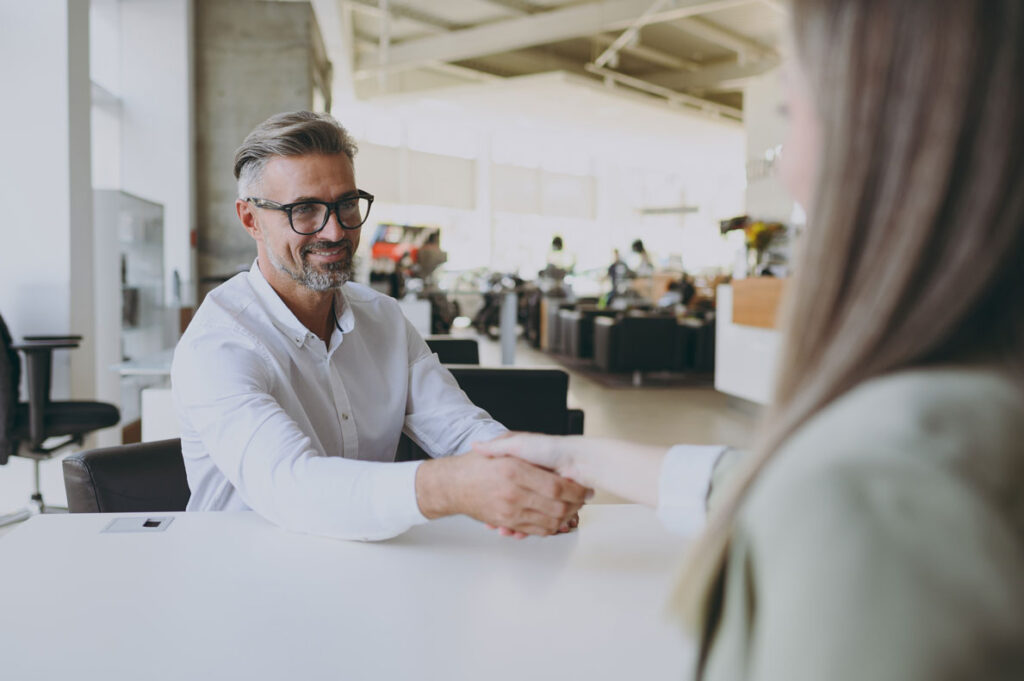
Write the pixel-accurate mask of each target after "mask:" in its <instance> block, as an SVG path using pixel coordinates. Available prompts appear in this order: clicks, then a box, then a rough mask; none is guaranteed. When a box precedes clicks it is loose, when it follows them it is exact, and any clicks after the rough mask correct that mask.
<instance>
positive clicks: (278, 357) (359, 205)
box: [171, 112, 587, 539]
mask: <svg viewBox="0 0 1024 681" xmlns="http://www.w3.org/2000/svg"><path fill="white" fill-rule="evenodd" d="M355 151H356V149H355V145H354V144H353V142H352V141H351V139H350V138H349V137H348V134H347V133H346V132H345V130H344V129H343V128H342V127H341V126H340V125H338V123H337V121H335V120H334V119H333V118H331V117H330V116H327V115H319V114H313V113H309V112H297V113H289V114H279V115H277V116H273V117H271V118H270V119H268V120H267V121H265V122H264V123H262V124H260V125H259V126H257V128H256V129H255V130H253V131H252V133H250V134H249V136H248V137H247V138H246V140H245V142H244V143H243V144H242V146H241V148H239V150H238V152H237V153H236V155H235V176H236V177H237V178H238V192H239V193H238V196H239V198H238V200H237V201H236V202H235V209H236V212H237V214H238V219H239V220H240V221H241V223H242V225H243V226H244V227H245V229H246V231H247V232H248V233H249V235H250V236H251V237H252V238H253V239H254V240H255V241H256V246H257V252H258V256H257V258H256V262H255V263H254V264H253V266H252V269H251V270H250V271H249V272H247V273H243V274H239V275H237V276H235V277H233V278H232V279H231V280H229V281H228V282H226V283H225V284H223V285H221V286H219V287H218V288H216V289H215V290H213V291H211V292H210V293H209V295H207V297H206V299H205V300H204V301H203V304H202V305H201V306H200V307H199V310H198V311H197V312H196V315H195V317H194V319H193V320H192V322H191V323H190V325H189V327H188V330H187V331H186V332H185V334H184V335H183V336H182V339H181V342H180V343H179V344H178V347H177V349H176V351H175V356H174V363H173V367H172V371H171V380H172V387H173V394H174V401H175V407H176V410H177V412H178V416H179V419H180V422H181V426H182V437H181V441H182V453H183V455H184V458H185V468H186V471H187V474H188V481H189V487H190V489H191V490H192V496H191V499H190V500H189V505H188V510H244V509H253V510H255V511H256V512H258V513H260V514H261V515H262V516H264V517H265V518H267V519H269V520H270V521H272V522H274V523H277V524H279V525H281V526H283V527H286V528H289V529H293V530H297V531H303V532H310V533H316V534H323V535H328V536H334V537H341V538H347V539H385V538H388V537H392V536H395V535H397V534H400V533H401V532H404V531H405V530H406V529H408V528H409V527H411V526H413V525H416V524H418V523H422V522H425V521H426V520H427V519H431V518H438V517H441V516H445V515H454V514H466V515H469V516H471V517H473V518H476V519H477V520H480V521H482V522H485V523H488V524H490V525H493V526H498V527H502V528H506V533H515V534H516V535H517V536H522V535H523V534H538V535H544V534H552V533H554V532H558V531H567V530H568V527H569V525H570V520H571V519H574V517H575V513H576V511H577V510H578V509H579V507H580V505H581V504H582V502H583V500H584V495H585V494H586V492H587V490H585V489H584V488H583V487H581V486H579V485H577V484H576V483H574V482H572V481H570V480H565V479H563V478H560V477H558V476H556V475H554V474H552V473H550V472H548V471H545V470H542V469H540V468H536V467H533V466H531V465H529V464H526V463H524V462H521V461H519V460H517V459H512V458H507V457H489V456H482V455H478V454H476V453H467V454H463V455H461V456H454V457H448V458H434V459H431V460H429V461H426V462H419V461H417V462H407V463H395V462H394V458H395V450H396V447H397V445H398V441H399V437H400V435H401V433H402V430H403V429H404V430H405V431H406V432H407V433H408V434H409V436H410V437H411V438H412V439H413V440H415V441H416V442H417V443H418V444H419V445H420V446H421V447H423V449H424V450H425V451H427V452H428V453H429V454H430V455H431V456H433V457H447V455H449V454H456V453H462V452H468V450H469V449H470V446H471V444H472V443H473V442H474V441H482V440H489V439H491V438H494V437H496V436H499V435H501V434H503V433H504V432H505V428H504V427H503V426H501V425H500V424H498V423H497V422H495V421H493V420H492V419H491V418H490V417H489V416H488V415H487V414H486V413H485V412H484V411H482V410H480V409H479V408H477V407H475V406H474V405H473V404H472V403H470V402H469V400H468V399H467V398H466V396H465V394H464V393H463V392H462V391H461V390H459V388H458V386H457V384H456V383H455V381H454V379H453V378H452V376H451V374H450V373H449V372H448V371H447V370H446V369H445V368H444V367H442V366H441V364H440V363H439V362H438V360H437V357H436V355H433V354H432V353H431V352H430V351H429V350H428V348H427V346H426V344H425V343H424V342H423V339H422V338H420V337H419V335H418V334H417V333H416V331H415V330H414V329H413V328H412V327H411V326H410V325H409V323H408V322H407V321H406V320H405V318H404V317H403V316H402V313H401V311H400V310H399V308H398V305H397V303H396V302H395V301H394V300H393V299H391V298H388V297H387V296H383V295H381V294H379V293H376V292H374V291H373V290H371V289H369V288H367V287H365V286H361V285H358V284H355V283H350V282H349V280H350V279H351V277H352V271H353V255H354V254H355V252H356V247H357V246H358V245H359V235H360V227H361V226H362V224H363V222H364V221H365V220H366V217H367V212H368V211H369V208H370V205H371V203H372V201H373V197H372V196H371V195H370V194H368V193H367V192H364V191H361V190H359V189H358V188H357V187H356V181H355V169H354V165H353V157H354V155H355Z"/></svg>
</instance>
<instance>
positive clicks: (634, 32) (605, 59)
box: [594, 0, 668, 66]
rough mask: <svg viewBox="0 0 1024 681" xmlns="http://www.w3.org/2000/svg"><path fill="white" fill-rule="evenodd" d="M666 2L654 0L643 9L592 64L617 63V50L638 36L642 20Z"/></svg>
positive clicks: (635, 39) (666, 0) (634, 40)
mask: <svg viewBox="0 0 1024 681" xmlns="http://www.w3.org/2000/svg"><path fill="white" fill-rule="evenodd" d="M666 2H668V0H654V3H653V4H652V5H651V6H650V7H648V8H647V9H645V10H644V12H643V14H641V15H640V16H638V17H637V18H636V20H635V21H633V23H632V24H630V25H629V26H628V27H627V28H626V30H625V31H623V32H622V33H620V34H619V37H617V38H616V39H615V40H613V41H612V44H611V45H609V46H608V47H606V48H605V49H604V52H602V53H601V54H599V55H598V56H597V59H595V60H594V64H595V65H596V66H608V65H609V63H610V62H612V61H615V63H616V64H618V58H619V50H621V49H622V48H623V47H625V46H626V45H628V44H629V43H632V42H636V41H637V40H638V39H639V38H640V29H641V28H643V27H644V26H645V25H646V24H645V23H644V22H645V21H647V19H648V17H652V16H654V15H655V14H656V13H657V12H658V10H660V9H661V7H662V5H664V4H665V3H666Z"/></svg>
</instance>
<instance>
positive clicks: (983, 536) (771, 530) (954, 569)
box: [728, 370, 1024, 679]
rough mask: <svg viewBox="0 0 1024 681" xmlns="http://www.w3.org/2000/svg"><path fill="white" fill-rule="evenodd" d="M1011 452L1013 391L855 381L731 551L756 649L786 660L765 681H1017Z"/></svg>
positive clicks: (1018, 549)
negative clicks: (851, 675)
mask: <svg viewBox="0 0 1024 681" xmlns="http://www.w3.org/2000/svg"><path fill="white" fill-rule="evenodd" d="M1022 442H1024V400H1022V398H1021V397H1020V391H1019V390H1018V389H1017V388H1015V387H1014V385H1013V384H1012V383H1011V382H1009V381H1008V380H1006V379H1005V378H1000V377H999V376H998V375H996V374H994V373H991V372H984V371H974V370H927V371H913V372H906V373H903V374H899V375H893V376H889V377H885V378H881V379H878V380H875V381H871V382H870V383H865V384H864V385H863V386H861V387H858V388H856V389H855V390H853V391H851V392H850V393H849V394H848V395H846V396H844V397H843V398H841V399H839V400H837V401H836V402H835V403H834V404H833V405H831V406H830V407H829V408H827V409H826V410H823V411H822V412H821V413H820V414H818V415H817V416H816V417H815V418H814V419H812V420H811V421H810V422H808V423H807V424H806V425H805V426H804V427H803V428H801V429H800V431H799V432H798V433H797V434H796V435H794V436H793V437H791V438H790V440H789V441H788V442H787V443H786V444H784V445H783V447H782V448H780V450H779V451H778V453H777V455H776V457H775V459H773V461H772V462H771V463H770V464H769V466H768V467H767V468H766V469H765V470H764V472H763V474H762V475H761V476H760V477H759V478H758V480H757V482H756V483H755V484H754V486H753V487H752V488H751V491H750V493H749V495H748V496H747V498H746V499H745V501H744V504H743V506H742V508H741V510H740V513H739V515H738V516H737V520H736V525H735V527H734V532H733V537H732V540H731V546H730V551H729V553H730V559H729V567H728V570H729V577H730V579H729V581H730V583H732V584H734V585H739V586H734V588H735V589H738V590H737V591H734V593H748V594H749V595H748V596H747V597H746V598H748V600H749V602H750V603H751V604H753V603H756V608H757V622H756V626H757V627H758V628H759V631H758V632H757V633H756V635H757V637H758V640H759V642H760V645H761V647H762V648H763V649H765V650H768V649H771V650H774V651H775V652H776V653H778V652H779V651H789V652H792V653H793V655H794V657H792V658H787V656H786V655H781V657H778V659H775V661H776V662H780V661H783V662H780V664H781V667H780V668H785V670H786V674H785V675H782V674H779V675H775V676H773V675H771V674H765V675H764V676H765V678H790V679H795V678H801V679H802V678H829V677H831V678H839V677H840V676H841V677H842V678H846V676H842V675H841V674H840V675H839V676H837V675H836V674H835V673H831V674H829V673H828V672H829V671H830V670H831V671H832V672H835V671H836V670H842V669H850V670H854V669H856V670H857V677H858V678H882V677H885V678H904V679H918V678H921V679H923V678H940V676H941V678H946V675H947V674H948V678H1019V677H1016V676H1013V674H1012V673H1010V674H1006V673H1005V670H1006V669H1010V668H1011V667H1012V668H1013V669H1014V670H1017V671H1020V670H1021V669H1022V667H1024V655H1022V653H1021V651H1020V646H1019V642H1020V640H1021V636H1024V616H1022V615H1021V610H1020V607H1019V604H1020V603H1021V602H1024V582H1022V580H1021V579H1020V575H1021V574H1022V571H1024V504H1021V501H1020V494H1019V490H1020V488H1021V486H1022V484H1024V450H1022V449H1021V443H1022ZM744 589H745V591H744ZM751 607H754V606H753V605H751ZM837 622H841V623H842V625H841V627H839V628H837V624H836V623H837ZM735 626H740V625H735ZM749 626H755V625H748V627H749ZM840 632H841V633H840ZM956 641H961V642H970V644H969V645H966V644H964V645H960V644H957V645H953V644H951V642H956ZM787 646H788V648H787ZM786 659H790V660H797V659H799V660H800V664H799V665H796V666H797V667H799V669H800V670H802V671H803V672H806V673H802V674H800V673H796V669H795V668H794V665H793V663H792V662H791V661H790V662H784V660H786ZM769 661H770V660H769ZM760 662H765V660H761V661H760ZM1013 665H1016V666H1013ZM995 670H1002V671H1001V675H996V674H989V673H988V672H990V671H995Z"/></svg>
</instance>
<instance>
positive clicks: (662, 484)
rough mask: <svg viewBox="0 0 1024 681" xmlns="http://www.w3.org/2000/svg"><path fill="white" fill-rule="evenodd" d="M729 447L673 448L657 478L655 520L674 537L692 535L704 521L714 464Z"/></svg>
mask: <svg viewBox="0 0 1024 681" xmlns="http://www.w3.org/2000/svg"><path fill="white" fill-rule="evenodd" d="M726 449H728V447H725V446H722V445H707V446H703V445H676V446H675V447H673V448H672V449H670V450H668V453H667V454H666V455H665V459H664V462H663V463H662V465H661V475H660V477H659V478H658V518H659V519H660V520H661V522H662V524H663V525H664V526H665V527H666V528H668V529H669V530H670V531H672V532H674V533H676V534H682V535H693V534H696V533H698V532H700V531H701V530H702V529H704V524H705V522H706V521H707V496H708V489H709V488H710V486H711V473H712V472H713V471H714V468H715V462H717V461H718V458H719V457H720V456H721V455H722V453H723V452H724V451H725V450H726Z"/></svg>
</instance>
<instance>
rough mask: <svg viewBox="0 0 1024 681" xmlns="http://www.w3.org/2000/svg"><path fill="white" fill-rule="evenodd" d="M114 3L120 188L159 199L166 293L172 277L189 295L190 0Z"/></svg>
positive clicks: (191, 194) (192, 217) (191, 222)
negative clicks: (118, 44)
mask: <svg viewBox="0 0 1024 681" xmlns="http://www.w3.org/2000/svg"><path fill="white" fill-rule="evenodd" d="M120 6H121V90H120V93H119V94H120V97H121V112H122V117H121V134H122V137H121V188H122V189H123V190H124V191H126V192H129V193H131V194H135V195H137V196H140V197H142V198H144V199H148V200H150V201H154V202H156V203H160V204H163V206H164V277H165V280H166V281H165V283H166V285H165V296H164V299H165V300H166V301H167V303H168V304H172V303H173V300H172V298H171V294H172V291H171V277H172V276H173V272H174V270H178V272H179V274H180V276H181V279H182V281H183V282H184V283H185V284H186V286H185V287H184V291H183V297H184V299H185V300H184V301H182V302H183V303H184V304H192V303H194V302H195V300H194V298H193V297H192V295H193V292H192V291H191V287H190V286H188V285H187V284H188V283H190V282H192V281H193V278H194V276H193V271H194V270H193V257H194V256H193V252H192V248H191V242H190V235H191V231H192V229H193V226H194V225H195V198H194V195H195V192H194V180H193V167H192V152H193V147H194V145H193V133H192V131H193V127H192V110H193V107H192V92H193V87H192V84H193V78H192V47H191V41H192V2H191V0H127V1H122V2H121V3H120Z"/></svg>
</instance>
